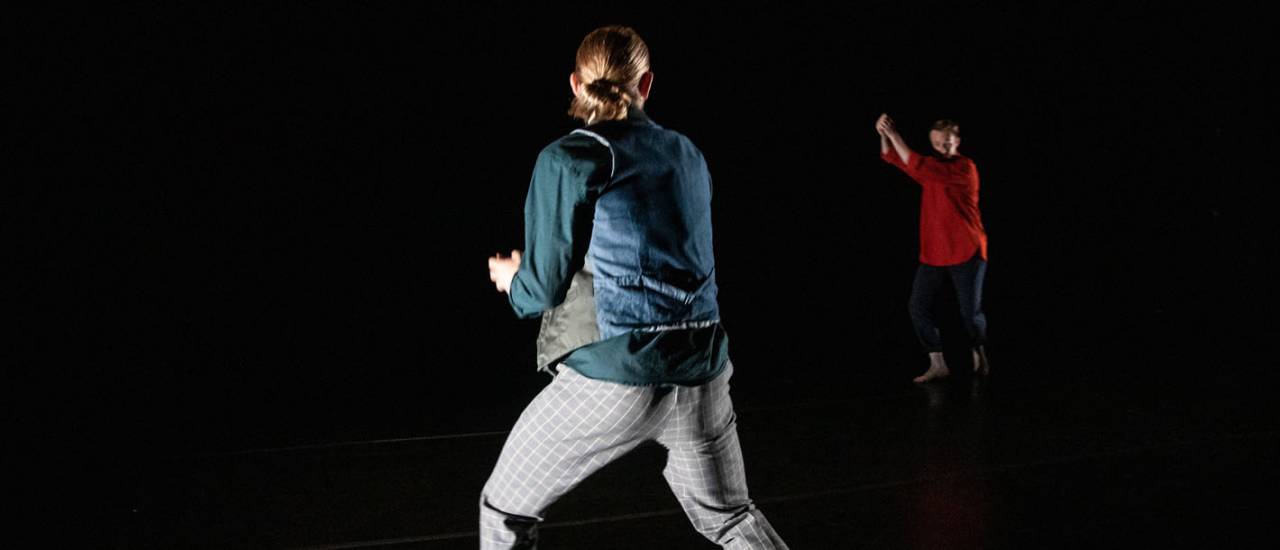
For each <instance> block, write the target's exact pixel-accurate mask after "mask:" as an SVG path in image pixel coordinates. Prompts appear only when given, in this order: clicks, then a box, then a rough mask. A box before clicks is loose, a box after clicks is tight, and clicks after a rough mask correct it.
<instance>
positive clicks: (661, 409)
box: [480, 26, 786, 549]
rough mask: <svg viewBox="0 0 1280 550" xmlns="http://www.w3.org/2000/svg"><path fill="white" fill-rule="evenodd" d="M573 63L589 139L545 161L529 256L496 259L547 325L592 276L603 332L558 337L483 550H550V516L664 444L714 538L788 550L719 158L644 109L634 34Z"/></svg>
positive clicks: (493, 503)
mask: <svg viewBox="0 0 1280 550" xmlns="http://www.w3.org/2000/svg"><path fill="white" fill-rule="evenodd" d="M576 61H577V63H576V66H575V70H574V72H573V74H571V75H570V77H569V84H570V87H571V88H572V89H573V95H574V99H573V103H572V105H571V107H570V110H569V113H570V114H571V115H572V116H574V117H575V118H578V119H581V120H582V121H583V122H585V123H586V127H585V128H582V129H579V130H575V131H573V132H572V133H570V134H569V135H567V136H564V137H562V138H560V139H558V140H556V141H555V142H553V143H551V144H550V145H548V146H547V147H546V148H544V149H543V150H542V152H541V153H540V154H539V155H538V160H537V162H536V164H535V166H534V171H533V178H532V181H531V182H530V184H529V192H528V197H527V199H526V202H525V248H524V251H523V253H521V251H512V254H511V256H509V257H503V256H494V257H492V258H490V259H489V278H490V280H492V281H493V282H494V284H495V286H496V287H497V289H498V290H499V291H500V292H504V293H507V295H508V297H509V300H510V302H511V305H512V308H513V309H514V310H515V312H516V314H517V315H518V316H520V317H522V318H532V317H535V316H539V315H542V314H543V313H544V312H547V311H549V310H554V309H556V308H558V307H559V306H562V305H563V304H564V302H565V300H566V295H568V294H570V286H571V282H572V281H573V280H574V279H575V277H574V274H575V273H579V272H581V270H584V269H586V270H588V271H589V272H591V273H592V274H593V275H594V277H591V278H589V280H591V292H589V293H587V292H574V293H573V294H574V295H575V296H579V297H586V298H585V299H587V300H593V301H594V302H593V303H594V307H587V308H575V309H573V311H580V312H581V311H584V309H585V311H586V313H585V315H591V314H594V323H586V324H587V325H590V326H589V327H588V328H587V329H582V328H581V327H582V325H583V323H581V322H580V321H581V319H580V318H579V319H577V321H579V322H571V323H565V324H564V326H567V327H570V328H568V329H564V330H565V331H567V332H574V331H577V333H573V334H559V335H557V336H559V339H558V340H559V341H560V342H572V343H573V346H576V347H572V349H567V350H566V349H564V348H565V347H571V346H562V348H561V350H562V351H563V355H560V356H558V357H557V358H555V361H554V363H555V368H554V370H555V371H556V375H555V378H554V379H553V380H552V382H551V384H550V385H548V386H547V387H546V388H544V389H543V390H542V392H540V393H539V394H538V396H537V397H535V398H534V399H533V401H532V402H531V403H530V404H529V406H528V407H526V408H525V410H524V412H523V413H522V414H521V415H520V418H519V420H517V421H516V425H515V427H514V428H513V429H512V431H511V433H510V435H509V436H508V437H507V441H506V443H505V445H504V446H503V449H502V453H501V455H500V456H499V458H498V463H497V465H496V466H495V467H494V470H493V473H492V474H491V475H490V477H489V480H488V482H487V483H486V484H485V486H484V490H483V492H482V495H481V502H480V540H481V544H480V546H481V548H535V547H536V545H537V527H538V525H539V524H540V523H541V522H542V520H543V512H544V511H545V510H546V509H547V507H548V506H550V505H551V504H552V503H553V502H555V501H556V500H557V499H558V498H559V497H561V496H562V495H564V494H565V493H567V492H568V491H569V490H571V489H573V488H574V487H575V486H577V485H578V483H580V482H581V481H582V480H583V479H585V478H586V477H587V476H589V475H591V474H592V473H594V472H595V471H597V470H599V469H600V468H601V467H603V466H604V465H606V464H608V463H610V462H612V461H613V460H615V459H617V458H619V457H621V456H622V455H624V454H626V453H627V452H629V451H631V450H632V449H634V448H636V446H638V445H640V444H641V443H644V442H646V441H657V442H658V443H660V444H661V445H663V446H664V447H666V449H667V452H668V455H667V465H666V468H665V469H664V470H663V476H664V477H665V478H666V480H667V482H668V484H669V485H670V487H671V490H672V491H673V492H674V493H675V496H676V498H677V500H679V502H680V504H681V506H682V507H683V508H684V510H685V513H686V514H687V515H688V517H689V520H690V521H691V522H692V523H693V525H694V528H695V529H697V530H698V532H699V533H701V534H702V535H703V536H705V537H706V538H707V539H709V540H711V541H712V542H715V543H717V544H719V545H720V546H722V547H724V548H743V549H747V548H752V549H754V548H761V549H764V548H786V544H785V543H783V542H782V539H781V538H779V537H778V535H777V533H775V532H774V530H773V528H772V527H771V526H770V525H769V522H768V521H767V520H766V519H765V517H764V515H763V514H762V513H761V512H760V511H759V510H758V509H756V507H755V506H754V505H753V504H752V502H751V499H750V498H749V497H748V495H747V483H746V477H745V473H744V469H743V461H742V450H741V448H740V447H739V444H738V435H737V428H736V417H735V415H734V412H733V404H732V401H731V400H730V398H729V377H730V376H731V374H732V372H733V366H732V364H731V363H730V362H729V356H728V340H727V338H726V336H725V332H724V329H723V328H722V327H721V325H720V314H719V306H718V304H717V301H716V283H715V258H714V255H713V254H712V248H711V177H710V175H709V173H708V171H707V166H706V161H705V160H704V159H703V156H702V153H701V151H699V150H698V148H697V147H695V146H694V145H693V143H692V142H690V141H689V140H688V138H686V137H684V136H683V135H680V134H679V133H676V132H674V131H671V130H668V129H666V128H663V127H661V126H659V125H657V124H656V123H654V122H653V121H652V120H650V119H649V118H648V117H647V116H646V115H645V113H644V110H643V107H644V103H645V101H646V100H647V99H648V97H649V92H650V90H651V89H652V86H653V73H652V72H651V71H650V70H649V50H648V47H647V46H646V45H645V43H644V41H643V40H641V39H640V36H639V35H637V34H636V32H635V31H633V30H632V29H630V28H627V27H618V26H611V27H603V28H600V29H596V30H595V31H592V32H591V33H590V34H588V35H587V36H586V38H585V39H583V41H582V44H581V46H580V47H579V48H578V53H577V60H576ZM578 280H579V281H582V280H584V279H582V278H578ZM573 299H575V300H576V299H578V298H573ZM557 311H562V310H557ZM569 315H584V313H577V314H574V313H569ZM557 326H559V325H557ZM546 327H547V324H546V322H545V319H544V329H545V328H546ZM573 327H578V328H573ZM558 353H559V352H558Z"/></svg>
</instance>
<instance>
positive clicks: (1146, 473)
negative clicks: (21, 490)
mask: <svg viewBox="0 0 1280 550" xmlns="http://www.w3.org/2000/svg"><path fill="white" fill-rule="evenodd" d="M1163 351H1164V353H1163V354H1161V353H1159V352H1160V350H1155V351H1153V352H1150V353H1145V352H1144V353H1145V357H1126V356H1122V355H1117V354H1114V353H1109V352H1106V351H1105V349H1104V348H1103V347H1102V346H1100V345H1097V346H1094V347H1092V348H1091V347H1089V346H1080V347H1076V348H1075V353H1064V352H1053V353H1049V354H1044V353H1033V352H1032V351H1030V350H1015V349H1002V350H999V352H998V353H997V352H996V351H993V352H992V355H991V356H992V361H993V364H994V370H993V375H992V376H991V377H990V378H989V379H987V380H986V381H979V380H975V379H974V378H973V377H972V376H969V375H967V374H965V373H963V372H961V373H959V374H958V375H955V376H953V377H952V378H951V379H950V380H948V381H945V382H942V383H937V384H933V385H930V386H928V387H917V386H914V385H912V384H910V382H909V381H908V380H909V378H910V375H911V374H912V372H911V367H910V366H909V365H904V364H901V362H900V361H899V362H898V363H894V362H892V361H888V360H887V359H885V358H880V357H867V358H863V359H862V360H863V361H872V362H874V361H882V362H884V363H885V364H886V365H888V366H886V367H885V368H884V369H882V370H881V371H875V370H872V369H865V368H864V369H863V370H860V371H857V370H853V369H852V364H853V363H854V361H853V360H852V359H850V360H849V362H850V364H851V370H850V371H848V372H849V373H850V374H848V375H847V377H846V378H845V379H837V380H835V382H834V383H829V384H813V383H811V381H805V380H794V379H786V377H770V379H765V376H764V374H765V373H764V372H763V371H758V372H752V371H751V370H750V367H743V366H741V365H746V364H749V362H748V361H747V360H741V362H740V366H739V372H738V374H737V376H736V378H735V382H736V384H735V399H736V403H737V406H738V412H739V430H740V433H741V437H742V442H743V446H744V450H745V453H746V459H747V467H748V477H749V480H750V483H751V490H752V495H753V497H754V498H755V500H756V502H757V503H758V504H759V505H760V506H761V508H763V509H764V510H765V511H766V513H767V514H768V516H769V518H770V520H771V521H772V522H773V523H774V525H775V526H776V527H777V528H778V530H779V531H780V533H782V534H783V536H784V537H786V539H787V541H788V543H789V544H790V545H791V547H792V548H823V549H829V548H935V549H936V548H1046V547H1048V548H1068V547H1070V548H1118V547H1133V548H1170V547H1172V548H1257V547H1263V546H1266V545H1267V543H1266V541H1267V540H1273V539H1274V536H1273V535H1272V533H1271V528H1270V527H1268V525H1269V524H1270V523H1271V521H1272V520H1273V519H1274V512H1275V509H1276V508H1275V505H1274V499H1273V498H1272V497H1273V495H1274V491H1275V489H1276V487H1280V473H1278V471H1277V468H1276V467H1275V466H1276V464H1280V426H1278V424H1280V423H1278V422H1277V420H1278V418H1277V416H1276V415H1275V414H1273V412H1272V411H1273V410H1274V407H1273V406H1272V403H1271V399H1272V397H1271V393H1272V387H1270V386H1269V385H1268V384H1266V383H1263V382H1265V380H1266V379H1265V378H1260V377H1258V376H1256V375H1248V373H1255V374H1256V373H1262V372H1265V371H1266V370H1267V369H1266V365H1263V364H1261V363H1256V364H1249V363H1248V361H1249V360H1248V359H1245V358H1243V357H1242V358H1239V359H1232V358H1230V357H1227V356H1224V355H1222V354H1219V355H1217V356H1216V358H1215V359H1213V360H1207V359H1201V358H1196V357H1195V356H1194V354H1186V353H1183V352H1175V351H1174V350H1172V349H1165V350H1163ZM1179 353H1182V355H1181V357H1179V356H1178V355H1179ZM954 361H956V362H958V361H959V360H958V359H956V360H954ZM1177 361H1181V362H1182V363H1181V364H1182V367H1181V368H1178V369H1168V370H1167V372H1177V373H1179V374H1177V375H1176V376H1157V375H1156V374H1157V373H1158V372H1160V367H1159V366H1160V365H1169V364H1173V363H1171V362H1177ZM1198 361H1203V364H1204V365H1205V369H1204V370H1203V371H1202V372H1197V371H1196V370H1195V369H1191V368H1188V366H1187V365H1188V364H1189V363H1191V362H1198ZM1215 361H1216V363H1215ZM959 366H963V363H962V364H961V365H959ZM1121 367H1123V368H1121ZM957 370H960V369H957ZM868 373H871V374H868ZM523 382H527V383H528V384H527V386H526V387H521V388H518V389H517V390H516V391H515V393H517V394H519V396H517V397H513V398H512V403H511V404H510V407H509V408H510V410H511V411H512V412H514V411H517V410H518V407H519V405H522V404H523V402H522V401H521V400H523V399H527V396H528V395H531V394H532V393H533V392H536V391H537V385H539V384H541V383H542V379H541V378H534V377H532V375H530V376H528V377H525V378H524V379H523ZM504 406H505V405H504ZM476 410H477V411H479V410H480V407H479V406H478V405H477V406H476ZM504 414H505V413H504ZM490 416H495V417H496V416H501V415H490ZM456 418H467V419H469V420H455V425H456V426H457V428H458V429H456V430H454V431H447V430H443V429H440V431H438V432H436V433H430V434H422V435H420V436H414V437H408V438H401V439H396V440H382V441H352V442H324V443H320V444H315V445H302V446H296V447H291V448H275V449H260V450H247V451H238V452H210V453H191V454H186V455H182V456H169V457H152V458H150V459H145V460H142V461H140V462H138V463H137V464H136V465H135V466H134V467H133V468H132V469H131V470H130V472H129V474H128V475H126V476H125V477H126V478H127V479H128V480H129V481H128V483H126V484H124V485H127V486H128V489H127V490H125V491H123V492H122V494H117V495H112V498H111V499H110V500H111V504H110V505H109V506H108V510H106V514H107V516H109V521H108V522H107V523H109V524H110V525H111V527H110V529H111V531H112V532H111V538H112V540H113V541H114V542H115V543H116V544H117V546H118V547H121V548H405V549H408V548H421V549H443V548H474V547H475V546H476V544H477V543H476V534H475V530H476V501H477V494H478V492H479V488H480V486H481V484H482V483H483V481H484V479H485V477H486V475H487V473H488V470H489V468H490V467H491V465H492V463H493V461H494V460H495V459H496V457H497V454H498V450H499V448H500V446H501V444H502V441H503V437H504V435H505V432H504V430H506V429H507V428H508V427H509V426H508V425H507V424H508V423H509V421H510V420H513V418H509V419H507V420H505V421H504V420H502V419H499V418H492V419H490V418H486V417H485V415H483V414H478V413H477V414H476V415H458V416H457V417H456ZM662 458H663V457H662V454H661V451H660V449H658V448H656V447H642V448H641V449H640V450H638V451H637V452H635V453H633V454H632V455H630V456H628V457H626V458H625V459H624V460H622V461H620V462H618V463H615V464H613V465H611V466H610V467H608V468H606V469H605V470H603V471H602V472H600V473H599V474H597V475H596V476H595V477H593V478H591V479H589V480H588V481H587V482H586V483H584V484H583V485H582V486H580V487H579V488H578V489H577V490H575V491H574V492H572V493H571V494H570V495H569V496H568V497H567V498H565V499H564V500H563V501H561V502H560V503H558V504H557V505H556V506H555V507H554V508H553V509H552V510H551V511H550V513H549V523H548V524H547V525H546V529H545V531H544V532H543V534H544V541H545V547H546V548H611V549H629V548H645V549H649V548H704V547H710V545H709V544H707V543H706V542H704V541H702V540H701V539H700V538H699V537H698V536H697V535H696V534H695V533H694V531H693V530H692V529H691V528H689V527H688V526H687V524H686V522H685V519H684V518H683V516H682V514H681V513H680V511H679V508H678V506H677V504H676V502H675V500H674V499H673V498H672V497H671V495H670V494H669V493H668V492H667V489H666V486H665V485H664V482H663V480H662V477H661V475H660V473H659V472H660V469H661V464H662Z"/></svg>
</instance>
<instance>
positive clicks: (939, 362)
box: [912, 352, 951, 384]
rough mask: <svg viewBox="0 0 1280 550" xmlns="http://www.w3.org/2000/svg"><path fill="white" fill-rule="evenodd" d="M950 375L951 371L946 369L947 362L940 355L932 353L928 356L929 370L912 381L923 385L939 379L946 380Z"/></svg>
mask: <svg viewBox="0 0 1280 550" xmlns="http://www.w3.org/2000/svg"><path fill="white" fill-rule="evenodd" d="M950 374H951V369H948V368H947V360H946V359H943V358H942V354H941V353H938V352H933V353H930V354H929V370H927V371H924V374H921V375H920V376H917V377H915V378H914V379H912V381H914V382H915V383H917V384H923V383H925V382H929V381H933V380H938V379H940V378H946V377H947V376H949V375H950Z"/></svg>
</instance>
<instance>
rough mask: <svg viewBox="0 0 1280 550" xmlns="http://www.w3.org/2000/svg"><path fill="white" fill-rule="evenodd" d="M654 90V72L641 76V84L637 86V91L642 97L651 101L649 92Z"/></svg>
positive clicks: (646, 72) (647, 72)
mask: <svg viewBox="0 0 1280 550" xmlns="http://www.w3.org/2000/svg"><path fill="white" fill-rule="evenodd" d="M652 89H653V71H645V73H644V74H642V75H640V84H639V85H638V86H636V90H637V91H639V92H640V97H641V98H644V99H649V91H650V90H652Z"/></svg>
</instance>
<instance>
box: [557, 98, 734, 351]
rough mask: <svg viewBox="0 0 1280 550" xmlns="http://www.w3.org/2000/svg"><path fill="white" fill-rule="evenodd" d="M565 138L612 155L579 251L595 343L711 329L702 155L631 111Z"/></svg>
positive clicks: (715, 313)
mask: <svg viewBox="0 0 1280 550" xmlns="http://www.w3.org/2000/svg"><path fill="white" fill-rule="evenodd" d="M575 132H576V133H580V134H585V135H588V136H590V137H592V138H594V139H596V140H598V141H600V142H601V143H602V144H604V145H605V146H607V147H609V150H610V152H611V153H612V155H613V170H612V175H611V177H610V180H609V182H608V184H606V185H605V186H604V187H603V188H602V189H601V190H600V192H599V195H598V196H597V199H596V205H595V216H594V220H593V225H592V230H591V243H590V246H589V247H588V249H587V256H588V257H589V258H590V261H591V263H592V265H593V266H594V268H595V279H594V282H593V287H594V290H595V298H596V322H597V323H598V324H599V326H600V337H601V338H610V337H613V336H617V335H620V334H625V333H627V332H629V331H632V330H667V329H675V328H693V327H700V326H707V325H710V324H713V323H716V322H718V321H719V320H720V308H719V306H718V305H717V303H716V291H717V289H716V280H715V257H714V255H713V254H712V246H711V176H710V174H709V173H708V172H707V164H706V161H705V160H704V159H703V157H702V152H701V151H699V150H698V148H697V147H695V146H694V145H693V143H692V142H690V141H689V139H688V138H686V137H684V136H683V135H680V134H679V133H676V132H674V131H671V130H667V129H665V128H662V127H661V126H658V125H657V124H655V123H654V122H652V121H651V120H649V119H648V118H647V117H645V116H644V114H643V112H641V111H639V110H632V112H631V115H630V116H629V117H628V119H627V120H620V121H607V122H601V123H598V124H594V125H592V126H589V127H587V128H585V129H582V130H576V131H575Z"/></svg>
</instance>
